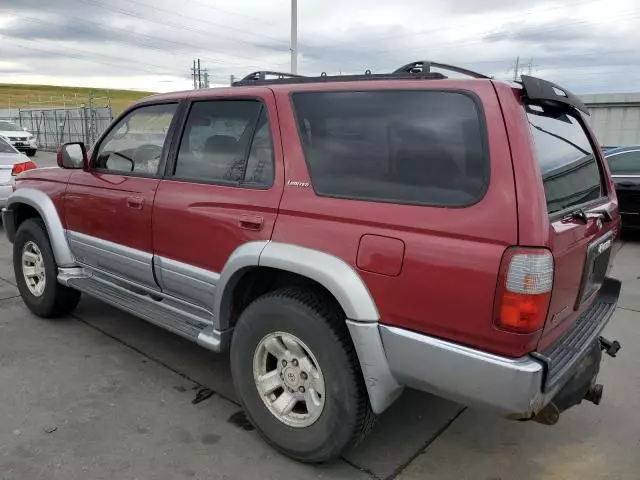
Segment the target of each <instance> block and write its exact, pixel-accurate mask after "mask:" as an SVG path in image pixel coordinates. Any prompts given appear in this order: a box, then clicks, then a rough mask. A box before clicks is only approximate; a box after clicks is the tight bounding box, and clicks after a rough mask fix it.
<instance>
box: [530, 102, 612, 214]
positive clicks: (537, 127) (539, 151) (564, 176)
mask: <svg viewBox="0 0 640 480" xmlns="http://www.w3.org/2000/svg"><path fill="white" fill-rule="evenodd" d="M527 116H528V118H529V124H530V129H531V134H532V136H533V142H534V145H535V153H536V158H537V160H538V164H539V166H540V172H541V174H542V181H543V184H544V193H545V197H546V199H547V209H548V211H549V213H555V212H559V211H561V210H565V209H568V208H571V207H577V206H578V205H581V204H584V203H587V202H590V201H593V200H597V199H599V198H600V197H602V196H603V188H602V175H601V173H600V167H599V166H598V159H597V155H596V154H595V152H594V151H593V147H592V145H591V142H589V137H588V135H587V132H586V131H585V130H584V128H583V127H582V125H581V124H580V122H579V121H578V119H577V118H576V117H574V116H572V115H567V114H549V113H547V112H544V111H542V110H529V111H528V112H527Z"/></svg>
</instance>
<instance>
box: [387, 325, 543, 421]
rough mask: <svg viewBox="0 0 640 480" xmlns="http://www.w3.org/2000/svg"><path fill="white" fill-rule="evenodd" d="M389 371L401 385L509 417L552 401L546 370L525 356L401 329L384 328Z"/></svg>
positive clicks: (527, 414)
mask: <svg viewBox="0 0 640 480" xmlns="http://www.w3.org/2000/svg"><path fill="white" fill-rule="evenodd" d="M379 329H380V335H381V338H382V343H383V345H384V352H385V354H386V357H387V360H388V362H389V367H390V369H391V372H392V373H393V375H394V377H395V378H396V379H397V380H398V382H399V383H401V384H403V385H407V386H410V387H413V388H416V389H418V390H423V391H427V392H430V393H433V394H436V395H439V396H441V397H444V398H448V399H450V400H454V401H457V402H460V403H462V404H465V405H472V406H481V407H486V408H490V409H493V410H496V411H498V412H500V413H501V414H503V415H505V416H508V417H510V418H530V417H531V416H532V415H533V414H534V413H536V412H538V411H539V410H540V409H541V408H542V407H543V406H544V405H545V403H547V402H548V401H549V399H550V398H549V395H548V394H547V395H544V394H543V393H542V385H543V380H544V367H543V365H542V363H541V362H538V361H537V360H535V359H533V358H532V357H529V356H526V357H521V358H515V359H511V358H505V357H501V356H499V355H493V354H490V353H486V352H482V351H479V350H475V349H472V348H468V347H465V346H462V345H457V344H454V343H450V342H446V341H444V340H440V339H437V338H434V337H429V336H427V335H422V334H419V333H415V332H411V331H409V330H405V329H402V328H397V327H390V326H385V325H380V326H379Z"/></svg>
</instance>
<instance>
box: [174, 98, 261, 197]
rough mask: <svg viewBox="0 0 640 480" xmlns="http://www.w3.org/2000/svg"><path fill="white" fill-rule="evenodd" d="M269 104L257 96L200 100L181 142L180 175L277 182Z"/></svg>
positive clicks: (177, 165) (210, 178)
mask: <svg viewBox="0 0 640 480" xmlns="http://www.w3.org/2000/svg"><path fill="white" fill-rule="evenodd" d="M263 110H264V109H263V107H262V104H261V103H260V102H257V101H251V100H217V101H209V102H197V103H194V104H193V106H192V108H191V112H190V113H189V118H188V119H187V124H186V126H185V130H184V134H183V136H182V141H181V143H180V150H179V152H178V159H177V162H176V169H175V175H176V176H177V177H181V178H189V179H194V180H206V181H212V182H232V183H246V184H253V185H271V183H272V177H273V148H272V145H271V131H270V130H269V123H268V121H267V115H266V111H263ZM254 133H255V135H254Z"/></svg>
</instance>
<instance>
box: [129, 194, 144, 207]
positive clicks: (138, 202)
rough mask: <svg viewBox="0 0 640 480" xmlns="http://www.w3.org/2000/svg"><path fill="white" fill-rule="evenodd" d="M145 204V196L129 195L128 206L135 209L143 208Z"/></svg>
mask: <svg viewBox="0 0 640 480" xmlns="http://www.w3.org/2000/svg"><path fill="white" fill-rule="evenodd" d="M143 206H144V198H141V197H127V207H129V208H133V209H134V210H142V207H143Z"/></svg>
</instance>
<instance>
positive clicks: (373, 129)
mask: <svg viewBox="0 0 640 480" xmlns="http://www.w3.org/2000/svg"><path fill="white" fill-rule="evenodd" d="M292 101H293V106H294V110H295V113H296V118H297V123H298V131H299V134H300V139H301V142H302V147H303V150H304V154H305V158H306V160H307V165H308V167H309V173H310V175H311V180H312V183H313V187H314V190H315V191H316V193H317V194H319V195H326V196H335V197H341V198H351V199H360V200H370V201H379V202H392V203H407V204H420V205H432V206H443V207H462V206H466V205H471V204H473V203H475V202H477V201H478V200H479V199H480V198H481V197H482V196H483V194H484V192H485V190H486V188H487V185H488V182H489V167H490V165H489V157H488V152H487V141H486V131H485V126H484V120H483V117H482V114H481V108H480V106H479V102H477V101H476V100H475V99H474V98H473V97H472V96H471V95H467V94H464V93H459V92H444V91H415V90H412V91H365V92H353V91H351V92H305V93H296V94H293V96H292Z"/></svg>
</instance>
